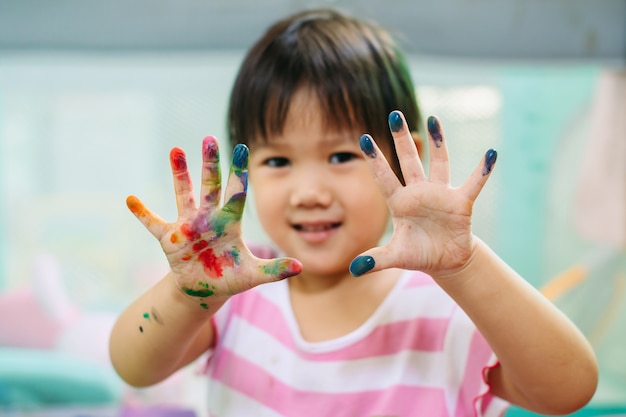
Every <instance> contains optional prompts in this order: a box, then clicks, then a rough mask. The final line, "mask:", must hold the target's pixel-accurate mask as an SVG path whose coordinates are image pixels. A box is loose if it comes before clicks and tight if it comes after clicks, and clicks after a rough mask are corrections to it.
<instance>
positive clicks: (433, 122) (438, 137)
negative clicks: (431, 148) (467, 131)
mask: <svg viewBox="0 0 626 417" xmlns="http://www.w3.org/2000/svg"><path fill="white" fill-rule="evenodd" d="M428 133H430V137H431V138H433V142H434V143H435V146H436V147H438V148H439V147H441V144H442V143H443V135H442V134H441V125H440V124H439V120H438V119H437V118H436V117H435V116H430V117H429V118H428Z"/></svg>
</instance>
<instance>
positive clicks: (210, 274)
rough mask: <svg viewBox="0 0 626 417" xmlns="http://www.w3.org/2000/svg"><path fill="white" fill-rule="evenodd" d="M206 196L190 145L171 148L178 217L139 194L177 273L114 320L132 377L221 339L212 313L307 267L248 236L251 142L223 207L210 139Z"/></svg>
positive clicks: (162, 371) (241, 152)
mask: <svg viewBox="0 0 626 417" xmlns="http://www.w3.org/2000/svg"><path fill="white" fill-rule="evenodd" d="M202 161H203V166H202V186H201V192H200V196H201V201H200V204H199V205H198V206H197V207H196V203H195V198H194V193H193V187H192V183H191V179H190V177H189V171H188V169H187V160H186V156H185V154H184V152H183V151H182V150H180V149H178V148H174V149H173V150H172V151H171V153H170V162H171V166H172V174H173V176H174V188H175V192H176V203H177V207H178V219H177V220H176V222H174V223H166V222H165V221H164V220H163V219H161V218H160V217H158V216H157V215H156V214H154V213H152V212H151V211H150V210H149V209H148V208H146V207H145V206H144V205H143V203H141V201H139V200H138V199H137V198H136V197H134V196H131V197H129V198H128V199H127V204H128V207H129V208H130V210H131V211H132V212H133V213H134V214H135V216H137V218H138V219H139V220H140V221H141V222H142V223H143V225H144V226H145V227H146V228H147V229H148V230H149V231H150V233H152V235H153V236H154V237H156V238H157V239H158V240H159V243H160V244H161V247H162V249H163V252H164V253H165V255H166V257H167V260H168V262H169V264H170V273H168V275H166V276H165V277H164V278H163V279H162V280H161V281H159V282H158V283H157V284H156V285H155V286H154V287H152V288H151V289H150V290H148V291H147V292H146V293H145V294H144V295H143V296H141V297H140V298H139V299H138V300H136V301H135V302H133V303H132V304H131V305H130V306H129V307H128V308H127V309H126V310H125V311H124V312H123V313H122V314H121V315H120V317H119V319H118V320H117V322H116V324H115V326H114V327H113V330H112V333H111V337H110V345H109V351H110V356H111V360H112V362H113V366H114V367H115V369H116V371H117V372H118V373H119V375H120V376H121V377H122V378H123V379H124V380H126V381H127V382H128V383H129V384H132V385H137V386H145V385H151V384H154V383H157V382H160V381H162V380H163V379H164V378H166V377H167V376H169V375H171V374H172V373H173V372H175V371H176V370H178V369H180V368H181V367H182V366H184V365H186V364H187V363H189V362H191V361H192V360H194V359H195V358H197V357H198V356H199V355H200V354H201V353H202V352H204V351H205V350H206V349H208V348H209V347H211V346H212V345H213V329H212V327H211V320H210V318H211V316H212V315H213V314H215V312H216V311H217V310H218V309H219V308H220V307H221V306H222V305H223V304H224V303H225V302H226V301H227V300H228V298H229V297H230V296H232V295H234V294H237V293H240V292H243V291H245V290H247V289H250V288H252V287H255V286H257V285H260V284H263V283H266V282H271V281H276V280H280V279H283V278H287V277H290V276H293V275H296V274H298V273H300V271H301V270H302V265H301V264H300V263H299V262H298V261H296V260H294V259H291V258H279V259H268V260H264V259H259V258H257V257H255V256H253V255H252V254H251V253H250V251H249V250H248V248H247V247H246V245H245V244H244V242H243V240H242V238H241V217H242V213H243V207H244V203H245V199H246V193H247V184H248V181H247V180H248V170H247V167H248V149H247V148H246V147H245V146H244V145H238V146H236V147H235V149H234V151H233V162H232V165H231V170H230V176H229V180H228V185H227V187H226V193H225V199H224V200H225V203H224V205H223V206H221V207H220V200H221V174H220V169H219V152H218V148H217V141H216V139H215V138H214V137H211V136H209V137H207V138H205V139H204V141H203V143H202Z"/></svg>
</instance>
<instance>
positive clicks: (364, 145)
mask: <svg viewBox="0 0 626 417" xmlns="http://www.w3.org/2000/svg"><path fill="white" fill-rule="evenodd" d="M359 146H360V147H361V150H362V151H363V153H365V155H367V156H369V157H370V158H372V159H373V158H376V148H374V143H373V142H372V138H371V137H370V135H363V136H361V138H360V139H359Z"/></svg>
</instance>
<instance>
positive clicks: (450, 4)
mask: <svg viewBox="0 0 626 417" xmlns="http://www.w3.org/2000/svg"><path fill="white" fill-rule="evenodd" d="M319 6H330V7H337V8H340V9H342V10H345V11H348V12H350V13H353V14H355V15H357V16H360V17H364V18H371V19H374V20H376V21H378V22H379V23H380V24H381V25H383V26H385V27H386V28H388V29H389V30H390V31H391V32H392V33H393V34H394V35H395V36H396V37H397V39H399V40H400V43H401V45H402V46H403V47H404V48H405V50H406V51H407V52H408V53H409V57H410V64H411V71H412V73H413V77H414V81H415V84H416V88H417V93H418V97H419V100H420V104H421V107H422V110H423V114H424V116H425V117H426V116H428V115H431V114H435V115H437V116H439V117H440V119H441V120H442V123H443V126H444V129H445V131H446V137H447V139H448V141H449V148H450V153H451V156H450V157H451V164H452V170H453V172H452V175H453V182H454V183H455V185H460V183H461V181H463V180H464V179H465V178H466V176H467V175H469V173H470V172H471V171H472V170H473V169H474V167H475V166H476V164H477V163H478V162H479V160H480V158H481V157H482V155H483V154H484V152H485V151H486V149H488V148H496V149H497V150H498V152H499V156H498V164H497V167H496V169H495V172H494V175H492V176H491V177H490V180H489V182H488V183H487V186H486V187H485V189H484V191H483V192H482V193H481V195H480V197H479V199H478V202H477V204H476V208H475V217H474V228H475V233H476V234H477V235H479V236H480V237H481V238H483V240H485V241H487V242H488V243H489V244H490V245H491V246H492V247H493V248H494V249H495V250H496V251H497V252H498V253H499V254H500V255H501V256H502V257H503V258H504V259H505V260H506V261H507V262H508V263H509V264H510V265H511V266H513V267H514V268H515V269H516V270H517V271H519V272H520V273H521V274H522V275H523V276H524V277H525V278H526V279H527V280H528V281H530V282H531V283H532V284H533V285H535V286H536V287H537V288H541V289H542V290H543V291H544V292H545V293H546V295H548V296H549V297H551V298H552V299H553V300H554V302H555V303H556V304H557V305H558V306H559V307H560V308H561V309H562V310H563V311H564V312H565V313H566V314H567V315H568V316H569V317H571V318H572V319H573V320H574V321H575V322H576V323H577V324H578V325H579V327H580V328H581V329H582V330H583V332H584V333H585V334H586V335H587V337H588V338H589V339H590V341H591V342H592V344H593V346H594V348H595V349H596V352H597V354H598V357H599V361H600V366H601V380H600V386H599V389H598V392H597V394H596V396H595V398H594V399H593V401H592V403H591V404H590V405H589V406H588V407H587V408H586V409H585V410H582V411H581V412H580V413H577V415H579V414H580V415H583V414H584V415H607V414H615V413H623V414H624V415H626V411H625V410H626V298H625V291H626V0H594V1H585V0H561V1H559V0H543V1H542V0H508V1H501V0H500V1H495V0H491V1H489V0H473V1H467V0H440V1H437V2H430V1H426V0H412V1H405V0H397V1H395V2H378V1H375V0H352V1H349V0H346V1H340V0H337V1H304V0H300V1H297V0H291V1H288V0H265V1H255V2H253V1H248V0H228V1H225V0H217V1H209V0H204V1H201V0H178V1H175V0H132V1H119V0H109V1H101V0H90V1H84V0H57V1H38V0H21V1H19V2H14V1H9V0H0V415H10V416H22V415H28V416H44V415H45V416H49V415H59V416H68V415H81V416H106V417H110V416H118V415H125V416H131V415H135V416H139V415H144V414H141V413H143V412H145V413H149V414H145V415H151V416H161V415H163V416H165V415H168V416H183V415H189V416H191V415H193V414H195V415H197V416H198V417H203V416H204V414H203V413H204V412H205V411H204V406H203V402H202V401H203V397H204V391H203V390H204V386H203V378H202V377H201V376H199V375H198V372H199V371H200V367H201V366H200V363H196V364H192V365H190V366H189V367H188V369H186V370H185V371H183V372H181V373H180V374H178V375H176V376H174V377H172V378H170V380H167V381H165V382H164V383H162V384H159V385H158V386H155V387H152V388H149V389H143V390H136V389H130V388H129V387H127V386H125V385H124V384H123V383H122V382H121V381H120V380H119V379H118V378H117V376H116V375H115V374H114V373H113V371H112V369H111V366H110V363H109V361H108V354H107V343H108V332H109V330H110V327H111V325H112V323H113V321H114V320H115V317H116V315H117V314H118V313H119V312H120V310H121V309H123V308H124V306H126V305H127V304H128V303H129V302H130V301H131V300H132V299H134V298H136V297H137V296H138V295H139V294H140V293H142V292H143V291H144V290H145V289H146V288H147V287H148V286H150V285H152V284H153V283H155V282H156V281H157V280H158V279H159V278H160V277H161V276H162V275H163V274H164V272H165V271H166V268H167V264H166V263H165V260H164V257H163V256H162V253H161V250H160V248H159V246H158V243H157V242H156V241H155V240H154V239H153V237H152V236H151V235H150V234H149V233H148V232H147V231H146V230H145V229H144V228H143V226H142V225H141V224H140V223H139V222H138V221H137V220H136V219H135V218H134V216H133V215H132V214H131V213H130V212H129V211H128V209H127V208H126V205H125V198H126V197H127V196H128V195H129V194H135V195H137V196H139V197H140V198H141V199H142V200H143V201H144V202H145V203H146V204H147V205H148V206H149V207H150V208H151V209H153V210H154V211H156V212H157V213H159V214H160V215H161V216H162V217H164V218H165V219H167V220H170V221H171V220H174V219H175V218H176V208H175V201H174V194H173V188H172V181H171V176H170V171H169V160H168V153H169V150H170V149H171V148H172V147H174V146H179V147H182V148H183V149H185V150H186V152H187V154H188V156H189V164H190V169H191V171H192V175H193V178H194V179H197V180H196V181H198V180H199V178H200V171H199V167H200V145H201V141H202V138H203V137H204V136H206V135H215V136H217V137H218V138H220V139H221V140H222V143H223V144H224V145H223V147H222V149H223V152H224V153H226V154H228V153H229V149H228V146H226V145H225V144H226V134H225V117H226V104H227V100H228V94H229V91H230V88H231V85H232V82H233V80H234V76H235V74H236V71H237V69H238V66H239V64H240V62H241V59H242V57H243V54H244V53H245V52H246V50H247V48H248V47H249V46H250V45H251V44H252V42H254V40H255V39H256V38H258V37H259V36H260V35H261V34H262V32H263V31H264V30H265V28H266V27H267V26H268V25H269V24H271V23H272V22H273V21H275V20H277V19H278V18H281V17H283V16H285V15H287V14H290V13H292V12H295V11H298V10H301V9H304V8H311V7H319ZM222 161H228V158H227V155H224V156H223V157H222ZM226 168H227V167H226V166H224V169H226ZM243 224H244V230H245V233H246V236H247V237H248V238H249V239H251V240H258V241H265V240H266V237H265V235H264V234H263V232H262V231H261V230H260V228H259V227H258V225H257V222H256V217H255V213H254V210H253V205H252V204H248V206H247V207H246V213H245V217H244V223H243ZM199 362H200V361H199ZM146 410H148V411H146ZM509 415H511V416H513V415H528V414H527V413H524V412H522V411H521V410H516V409H513V410H511V411H510V412H509Z"/></svg>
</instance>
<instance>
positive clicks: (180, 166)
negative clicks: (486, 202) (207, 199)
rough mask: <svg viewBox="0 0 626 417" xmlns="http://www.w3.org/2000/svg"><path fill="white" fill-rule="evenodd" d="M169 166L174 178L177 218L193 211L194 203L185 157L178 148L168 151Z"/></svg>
mask: <svg viewBox="0 0 626 417" xmlns="http://www.w3.org/2000/svg"><path fill="white" fill-rule="evenodd" d="M170 165H171V166H172V175H173V177H174V192H175V193H176V207H177V208H178V218H179V219H180V218H181V217H184V216H185V214H187V213H189V212H190V211H193V210H194V209H195V206H196V201H195V199H194V197H193V185H192V183H191V177H190V176H189V169H188V168H187V157H186V156H185V152H184V151H183V150H182V149H180V148H174V149H172V150H171V151H170Z"/></svg>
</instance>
